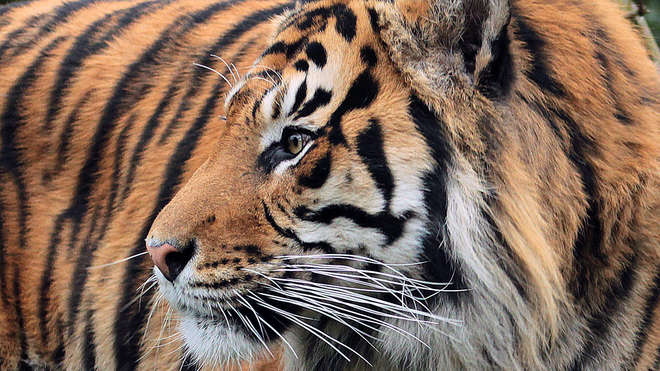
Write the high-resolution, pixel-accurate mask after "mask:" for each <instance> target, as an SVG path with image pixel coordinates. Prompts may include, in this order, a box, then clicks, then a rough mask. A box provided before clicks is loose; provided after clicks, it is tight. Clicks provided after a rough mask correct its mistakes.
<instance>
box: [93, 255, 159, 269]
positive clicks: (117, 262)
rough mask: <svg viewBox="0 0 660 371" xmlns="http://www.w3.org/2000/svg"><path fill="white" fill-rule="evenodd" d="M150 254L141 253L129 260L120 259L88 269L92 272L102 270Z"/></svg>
mask: <svg viewBox="0 0 660 371" xmlns="http://www.w3.org/2000/svg"><path fill="white" fill-rule="evenodd" d="M148 253H149V252H148V251H144V252H141V253H139V254H135V255H132V256H129V257H128V258H123V259H120V260H117V261H113V262H112V263H107V264H101V265H95V266H93V267H87V269H89V270H92V269H100V268H105V267H109V266H111V265H115V264H120V263H123V262H127V261H129V260H131V259H134V258H137V257H138V256H142V255H145V254H148Z"/></svg>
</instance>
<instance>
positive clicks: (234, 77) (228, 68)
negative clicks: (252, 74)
mask: <svg viewBox="0 0 660 371" xmlns="http://www.w3.org/2000/svg"><path fill="white" fill-rule="evenodd" d="M211 57H213V58H216V59H219V60H220V61H221V62H222V63H224V64H225V67H227V70H228V71H229V73H231V76H232V78H233V79H234V84H235V83H237V82H238V80H237V79H236V75H234V71H232V69H231V67H229V64H228V63H227V61H225V60H224V59H223V58H222V57H221V56H219V55H215V54H211ZM229 86H232V85H231V84H229Z"/></svg>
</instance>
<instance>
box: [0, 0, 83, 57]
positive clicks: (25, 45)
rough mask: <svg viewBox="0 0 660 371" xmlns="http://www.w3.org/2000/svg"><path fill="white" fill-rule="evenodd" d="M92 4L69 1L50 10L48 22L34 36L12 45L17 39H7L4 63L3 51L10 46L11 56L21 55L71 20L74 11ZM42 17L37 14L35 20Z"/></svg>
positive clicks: (3, 47)
mask: <svg viewBox="0 0 660 371" xmlns="http://www.w3.org/2000/svg"><path fill="white" fill-rule="evenodd" d="M92 4H94V1H90V0H78V1H73V2H67V3H64V4H62V5H60V6H58V7H57V8H55V9H54V10H52V11H50V12H49V15H50V18H49V20H48V22H46V23H44V24H43V25H41V27H40V28H39V30H38V31H37V32H36V33H35V35H34V36H33V37H30V38H29V39H28V40H25V41H23V42H21V43H19V44H17V45H11V43H13V42H14V41H15V40H16V39H12V37H8V38H7V40H6V41H5V42H4V43H3V44H2V45H0V59H5V60H3V63H7V60H6V57H4V56H3V53H4V52H5V51H6V50H7V49H9V48H10V47H11V48H12V50H13V52H12V55H11V57H16V56H18V55H20V54H21V53H23V52H25V51H26V50H28V49H29V48H30V47H32V46H34V45H37V43H38V42H39V40H41V39H42V38H43V37H44V36H46V35H48V34H50V33H52V32H53V31H55V30H56V29H57V28H58V27H57V26H58V25H60V24H61V23H65V22H67V21H68V20H69V17H71V15H73V13H75V12H77V11H78V10H80V9H83V8H85V7H88V6H90V5H92ZM42 18H43V14H41V15H39V16H36V17H35V18H34V21H39V20H41V19H42ZM34 21H33V22H34Z"/></svg>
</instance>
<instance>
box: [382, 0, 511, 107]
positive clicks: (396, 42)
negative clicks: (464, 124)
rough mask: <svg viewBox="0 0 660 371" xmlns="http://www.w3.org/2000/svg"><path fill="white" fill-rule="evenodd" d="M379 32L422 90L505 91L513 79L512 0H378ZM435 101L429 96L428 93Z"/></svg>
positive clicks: (452, 94)
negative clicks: (389, 0) (383, 0)
mask: <svg viewBox="0 0 660 371" xmlns="http://www.w3.org/2000/svg"><path fill="white" fill-rule="evenodd" d="M374 8H375V9H376V11H377V13H378V16H379V19H378V23H379V26H380V34H381V37H382V39H383V41H384V42H385V44H386V45H387V46H388V48H389V49H390V53H391V55H392V58H393V60H394V62H395V63H396V64H398V66H399V68H400V69H401V70H402V72H403V73H404V74H406V75H407V77H408V78H409V81H410V82H411V83H413V82H419V83H413V87H414V88H415V89H416V90H418V93H419V94H420V95H421V96H422V97H425V96H428V95H429V94H430V95H436V96H437V94H445V93H447V94H450V97H451V98H456V97H455V93H463V94H465V93H468V94H469V92H471V91H472V92H473V91H474V89H475V88H476V89H477V90H478V91H480V92H481V93H482V94H483V95H484V96H486V97H487V98H490V99H499V98H502V97H503V96H506V94H507V90H508V82H510V81H511V80H512V79H511V76H510V74H511V71H512V66H511V63H512V62H511V55H510V53H509V37H508V25H509V18H510V13H509V1H508V0H395V1H394V3H393V4H392V3H389V4H388V3H385V2H377V3H376V4H375V6H374ZM424 100H426V101H427V102H428V103H431V102H430V101H429V100H428V99H424Z"/></svg>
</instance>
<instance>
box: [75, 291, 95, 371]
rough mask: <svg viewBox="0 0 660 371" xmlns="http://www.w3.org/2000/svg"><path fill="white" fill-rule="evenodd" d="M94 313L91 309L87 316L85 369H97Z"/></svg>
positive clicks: (84, 349)
mask: <svg viewBox="0 0 660 371" xmlns="http://www.w3.org/2000/svg"><path fill="white" fill-rule="evenodd" d="M74 291H75V290H74ZM93 315H94V312H93V311H92V310H91V309H90V310H89V311H88V312H87V315H86V316H85V331H84V333H83V339H82V351H83V363H82V366H83V370H96V343H95V341H94V336H95V334H94V324H93Z"/></svg>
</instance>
